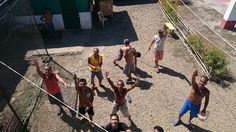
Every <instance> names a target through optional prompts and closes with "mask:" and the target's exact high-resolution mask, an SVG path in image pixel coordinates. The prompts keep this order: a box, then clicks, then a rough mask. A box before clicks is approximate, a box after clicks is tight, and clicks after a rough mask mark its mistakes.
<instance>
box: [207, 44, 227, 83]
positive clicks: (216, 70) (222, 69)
mask: <svg viewBox="0 0 236 132" xmlns="http://www.w3.org/2000/svg"><path fill="white" fill-rule="evenodd" d="M203 62H204V63H205V64H206V66H207V68H208V70H209V71H210V74H211V77H212V79H213V80H216V79H220V78H222V77H223V76H226V75H227V74H228V69H227V65H228V64H229V62H228V61H227V60H226V57H225V55H224V53H223V52H221V51H219V50H218V49H215V48H213V49H211V50H209V51H208V52H207V53H206V54H205V55H204V57H203Z"/></svg>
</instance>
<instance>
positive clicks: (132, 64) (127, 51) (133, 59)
mask: <svg viewBox="0 0 236 132" xmlns="http://www.w3.org/2000/svg"><path fill="white" fill-rule="evenodd" d="M124 44H125V46H123V47H121V49H120V53H119V56H118V58H117V59H115V60H114V64H115V65H116V61H120V60H121V59H122V57H123V56H124V58H125V62H126V64H125V68H124V70H123V73H124V74H126V75H127V77H128V79H127V81H126V83H130V82H132V76H131V73H135V70H136V67H137V56H136V50H135V48H133V47H131V45H130V41H129V39H125V40H124Z"/></svg>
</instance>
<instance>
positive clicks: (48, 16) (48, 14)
mask: <svg viewBox="0 0 236 132" xmlns="http://www.w3.org/2000/svg"><path fill="white" fill-rule="evenodd" d="M52 19H53V14H52V12H51V11H50V10H49V9H48V8H46V9H45V12H44V14H43V16H41V17H40V20H41V21H44V22H45V24H46V29H47V32H48V33H49V34H52V33H53V32H54V25H53V22H52Z"/></svg>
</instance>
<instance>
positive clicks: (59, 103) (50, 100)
mask: <svg viewBox="0 0 236 132" xmlns="http://www.w3.org/2000/svg"><path fill="white" fill-rule="evenodd" d="M53 96H54V97H56V98H57V99H59V100H60V101H62V102H64V100H63V97H62V95H61V92H59V93H56V94H54V95H53ZM48 99H49V102H50V103H51V104H56V105H62V103H61V102H59V101H57V100H56V99H54V98H53V97H51V96H50V95H48Z"/></svg>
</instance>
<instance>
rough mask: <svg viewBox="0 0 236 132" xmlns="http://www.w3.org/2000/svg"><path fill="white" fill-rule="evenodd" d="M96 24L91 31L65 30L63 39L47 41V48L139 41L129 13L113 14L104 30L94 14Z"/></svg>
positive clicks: (108, 44)
mask: <svg viewBox="0 0 236 132" xmlns="http://www.w3.org/2000/svg"><path fill="white" fill-rule="evenodd" d="M94 15H95V16H96V18H95V19H94V20H93V21H96V24H95V25H93V28H92V29H91V30H68V29H67V30H63V31H62V35H61V39H59V38H58V39H55V40H51V41H47V42H45V43H46V47H47V48H59V47H72V46H84V47H91V46H111V45H123V40H124V39H126V38H128V39H129V40H130V41H131V42H133V41H137V40H138V36H137V34H136V31H135V29H134V26H133V24H132V21H131V19H130V16H129V14H128V12H127V11H120V12H113V15H112V17H111V18H109V19H108V20H107V21H106V22H105V27H104V28H102V27H101V25H100V24H99V19H98V16H97V14H94Z"/></svg>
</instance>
